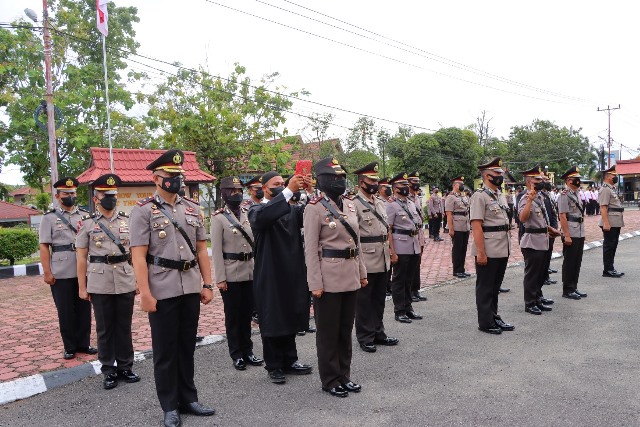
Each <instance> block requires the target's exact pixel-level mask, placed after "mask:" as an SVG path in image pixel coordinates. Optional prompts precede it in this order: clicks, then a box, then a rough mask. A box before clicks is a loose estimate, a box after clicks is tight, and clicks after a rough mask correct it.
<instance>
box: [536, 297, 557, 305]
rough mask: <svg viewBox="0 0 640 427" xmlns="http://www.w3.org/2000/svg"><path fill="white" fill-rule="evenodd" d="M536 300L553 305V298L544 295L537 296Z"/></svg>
mask: <svg viewBox="0 0 640 427" xmlns="http://www.w3.org/2000/svg"><path fill="white" fill-rule="evenodd" d="M538 302H539V303H542V304H544V305H553V303H555V301H554V300H552V299H549V298H545V297H540V298H538Z"/></svg>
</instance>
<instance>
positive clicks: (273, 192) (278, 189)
mask: <svg viewBox="0 0 640 427" xmlns="http://www.w3.org/2000/svg"><path fill="white" fill-rule="evenodd" d="M283 191H284V185H281V186H280V187H274V188H270V189H269V192H270V193H271V197H276V196H277V195H278V194H280V193H282V192H283Z"/></svg>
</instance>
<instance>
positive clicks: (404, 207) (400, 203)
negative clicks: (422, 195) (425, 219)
mask: <svg viewBox="0 0 640 427" xmlns="http://www.w3.org/2000/svg"><path fill="white" fill-rule="evenodd" d="M396 202H398V204H399V205H400V207H401V208H402V210H404V211H405V212H406V213H407V215H409V218H411V222H413V225H414V226H415V227H416V230H417V229H419V228H420V227H421V225H420V224H418V223H417V222H416V219H415V218H414V217H413V215H412V214H411V212H409V209H407V206H406V203H405V202H403V201H401V200H399V199H396Z"/></svg>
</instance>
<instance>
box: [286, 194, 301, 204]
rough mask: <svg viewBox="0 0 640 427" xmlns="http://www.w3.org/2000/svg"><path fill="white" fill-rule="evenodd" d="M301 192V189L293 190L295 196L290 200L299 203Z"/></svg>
mask: <svg viewBox="0 0 640 427" xmlns="http://www.w3.org/2000/svg"><path fill="white" fill-rule="evenodd" d="M300 196H301V194H300V192H299V191H294V192H293V196H291V198H290V199H289V201H290V202H295V203H298V202H299V201H300Z"/></svg>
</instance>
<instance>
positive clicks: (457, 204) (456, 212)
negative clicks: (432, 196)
mask: <svg viewBox="0 0 640 427" xmlns="http://www.w3.org/2000/svg"><path fill="white" fill-rule="evenodd" d="M444 210H445V212H453V231H469V230H470V229H471V226H470V225H469V199H468V198H467V196H463V195H461V194H458V193H451V194H449V195H448V196H447V198H446V199H445V200H444ZM462 214H464V215H462Z"/></svg>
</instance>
